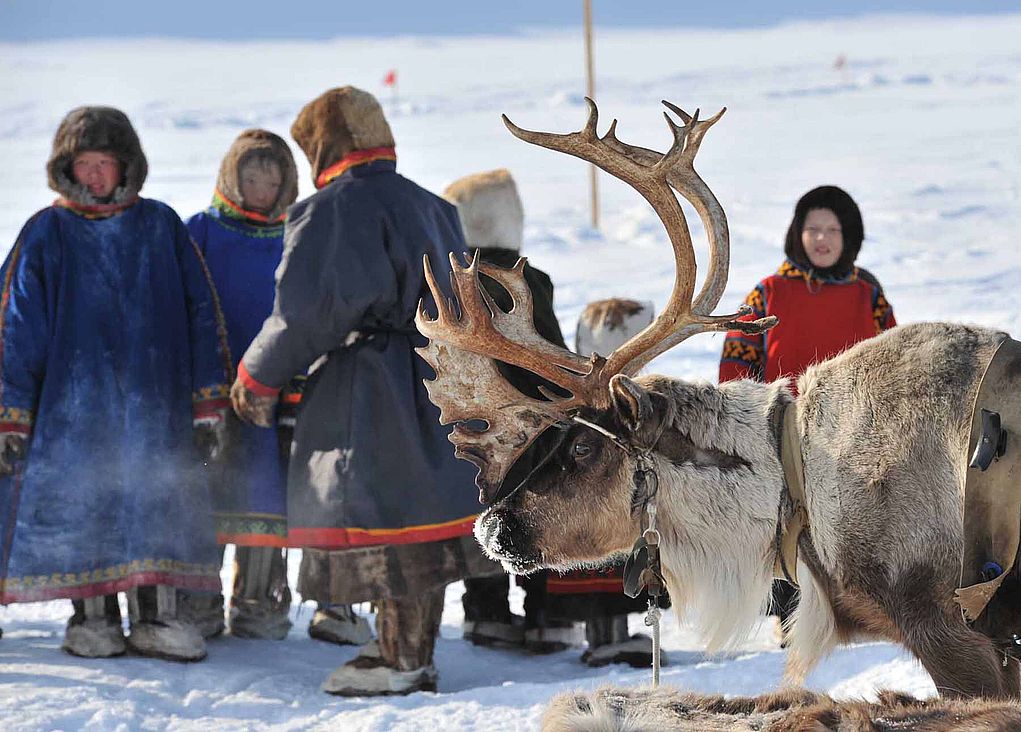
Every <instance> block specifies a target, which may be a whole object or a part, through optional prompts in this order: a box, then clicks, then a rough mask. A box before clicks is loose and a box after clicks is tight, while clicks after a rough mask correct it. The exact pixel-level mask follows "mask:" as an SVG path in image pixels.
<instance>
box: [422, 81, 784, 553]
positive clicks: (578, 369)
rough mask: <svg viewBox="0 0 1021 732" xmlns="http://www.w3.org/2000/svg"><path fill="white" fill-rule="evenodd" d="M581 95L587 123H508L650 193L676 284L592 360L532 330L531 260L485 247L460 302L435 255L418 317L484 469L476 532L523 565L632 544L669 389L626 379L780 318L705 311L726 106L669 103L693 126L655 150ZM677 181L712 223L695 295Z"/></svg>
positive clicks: (468, 268)
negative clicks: (525, 378) (604, 127)
mask: <svg viewBox="0 0 1021 732" xmlns="http://www.w3.org/2000/svg"><path fill="white" fill-rule="evenodd" d="M586 101H587V103H588V106H589V118H588V122H587V123H586V125H585V127H584V128H583V129H582V130H581V131H580V132H574V133H571V134H566V135H558V134H552V133H543V132H532V131H528V130H523V129H521V128H519V127H517V126H516V125H514V124H513V123H512V122H511V121H510V120H508V119H507V118H506V117H504V123H505V124H506V125H507V127H508V128H509V129H510V131H511V132H512V133H513V134H514V135H515V136H516V137H518V138H520V139H522V140H525V141H527V142H531V143H533V144H536V145H540V146H542V147H546V148H549V149H551V150H556V151H559V152H565V153H568V154H571V155H574V156H576V157H579V158H581V159H583V160H587V161H590V162H592V163H594V164H595V165H597V166H599V167H600V168H601V169H602V170H604V171H606V172H607V173H609V174H611V175H613V176H615V177H617V178H620V179H621V180H623V181H625V182H627V183H628V184H630V185H631V186H632V187H633V188H635V190H637V191H638V192H639V193H641V194H642V196H643V197H644V198H645V199H646V200H647V201H649V203H651V204H652V206H653V208H654V210H655V211H656V212H657V214H658V215H659V217H660V219H661V220H662V221H663V224H664V226H665V227H666V231H667V235H668V236H669V238H670V242H671V245H672V247H673V251H674V256H675V267H676V272H675V279H674V288H673V291H672V293H671V295H670V300H669V302H668V303H667V305H666V307H665V308H664V309H663V311H662V312H661V313H660V314H659V316H658V317H657V318H656V319H655V320H654V321H653V322H652V323H651V324H650V325H649V326H648V327H646V328H645V329H644V330H642V331H641V332H640V333H638V334H637V335H636V336H634V337H633V338H632V339H630V340H629V341H627V342H626V343H624V344H623V345H622V346H620V347H619V348H617V349H616V350H615V351H613V353H611V354H609V355H608V356H607V357H606V358H604V357H602V356H600V355H598V354H593V355H592V356H591V357H589V358H583V357H581V356H579V355H577V354H575V353H572V352H570V351H568V350H566V349H563V348H560V347H558V346H555V345H553V344H551V343H549V342H548V341H546V340H545V339H543V338H542V337H541V336H540V335H539V334H538V333H537V332H536V330H535V327H534V324H533V321H532V299H531V293H530V292H529V289H528V286H527V284H526V283H525V280H524V262H525V260H524V259H521V260H519V261H518V263H517V264H516V265H515V266H514V267H513V268H511V269H502V268H499V267H494V266H491V265H488V264H484V263H480V262H479V260H478V257H476V258H475V259H474V260H473V261H471V262H466V263H465V264H464V265H462V264H461V263H459V262H458V261H457V260H456V258H455V257H453V256H451V284H452V289H453V293H454V296H455V298H456V301H457V302H456V303H454V302H450V301H447V300H446V299H445V298H444V297H443V295H442V292H441V290H440V288H439V287H438V286H437V283H436V280H435V276H434V274H433V272H432V269H431V266H430V262H429V261H428V259H426V261H425V271H426V278H427V281H428V283H429V286H430V289H431V290H432V294H433V297H434V299H435V300H436V303H437V315H436V317H435V318H432V317H430V316H429V315H428V313H427V312H426V311H425V308H424V306H421V305H420V307H419V312H418V314H417V316H416V319H415V322H416V324H417V326H418V329H419V331H421V332H422V334H423V335H425V336H426V337H427V338H429V339H430V342H429V344H428V346H426V347H425V348H422V349H419V353H420V354H421V355H422V357H423V358H425V359H426V361H428V362H429V363H430V365H431V366H432V367H433V368H434V370H435V371H436V377H437V378H436V379H435V380H434V381H431V382H426V386H427V388H428V390H429V396H430V398H431V399H432V400H433V402H435V403H436V404H437V405H438V406H439V407H440V421H441V422H442V423H443V424H450V423H456V426H455V427H454V430H453V432H452V434H451V436H450V440H451V442H453V443H454V445H455V454H456V455H457V456H458V457H461V458H464V459H466V460H469V461H471V462H473V463H474V464H475V465H477V466H478V468H479V474H478V477H477V478H476V484H477V485H478V487H479V489H480V495H479V498H480V500H481V501H482V502H483V503H487V504H492V505H491V507H490V508H489V510H488V511H487V512H486V513H485V514H484V515H483V516H481V517H480V518H479V521H478V522H477V524H476V535H477V536H478V538H479V540H480V542H481V543H482V544H483V546H484V547H486V548H487V550H488V551H489V552H490V553H491V554H492V555H493V556H494V557H496V558H498V559H501V560H503V561H505V562H506V563H508V564H509V565H511V566H513V567H514V568H515V569H516V570H518V571H527V570H528V569H531V568H536V567H539V566H564V565H569V564H571V563H578V562H592V561H596V560H598V559H600V558H603V557H606V556H607V555H609V554H612V553H613V552H616V551H621V550H623V549H625V548H627V547H628V546H629V545H630V544H631V542H632V541H633V539H634V536H635V535H636V533H637V532H636V526H637V521H638V516H637V515H636V514H637V512H636V511H635V500H634V498H635V497H634V495H633V494H634V488H633V485H634V481H633V473H634V469H635V460H634V459H633V457H632V455H633V454H635V452H636V451H643V450H651V449H653V448H654V447H656V443H657V439H658V436H659V435H660V434H661V432H662V428H663V426H664V425H666V424H668V423H669V421H670V418H671V414H670V406H669V403H668V400H665V399H664V398H662V396H657V394H656V393H655V392H654V391H653V392H650V391H646V390H645V389H643V388H641V387H640V386H638V385H637V384H636V382H634V381H632V380H631V378H629V377H632V376H634V375H635V374H637V373H638V371H639V370H640V369H641V368H642V367H643V366H645V365H646V364H647V363H648V362H649V361H651V360H652V359H653V358H655V357H656V356H658V355H660V354H661V353H663V352H664V351H666V350H668V349H669V348H672V347H673V346H675V345H677V344H678V343H680V342H681V341H683V340H685V339H686V338H689V337H691V336H692V335H694V334H696V333H704V332H711V331H719V330H732V329H739V330H743V331H745V332H748V333H761V332H763V331H764V330H765V329H767V328H770V327H772V326H773V325H775V323H776V319H775V318H763V319H761V320H757V321H753V322H744V321H738V320H737V318H739V317H741V316H743V315H747V314H748V313H749V312H750V309H749V308H747V307H746V306H745V307H742V309H741V310H739V311H738V312H737V313H733V314H730V315H716V316H714V315H710V313H711V312H712V310H713V309H714V308H715V307H716V305H717V303H718V302H719V300H720V298H721V297H722V295H723V291H724V289H725V287H726V281H727V269H728V267H729V258H730V246H729V234H728V231H727V221H726V216H725V214H724V213H723V209H722V207H721V206H720V204H719V202H718V201H717V200H716V197H715V196H714V195H713V194H712V192H711V191H710V190H709V188H708V186H706V184H705V183H704V182H703V181H702V179H701V178H700V177H699V175H698V174H697V173H696V172H695V170H694V167H693V161H694V158H695V154H696V153H697V152H698V148H699V145H700V143H701V141H702V138H703V136H704V135H705V133H706V131H708V129H709V128H710V127H711V126H712V125H714V124H715V123H716V122H717V121H718V120H719V119H720V117H721V116H722V115H723V111H721V112H720V113H719V114H717V115H716V116H715V117H712V118H710V119H708V120H705V121H700V120H699V119H698V112H697V111H696V112H695V114H694V116H689V115H688V114H686V113H685V112H683V111H682V110H680V109H679V108H677V107H675V106H674V105H672V104H670V103H668V102H664V104H665V105H666V106H667V107H668V109H670V110H671V111H673V112H674V113H675V114H676V115H678V116H679V117H680V118H681V119H682V120H683V122H684V124H683V125H679V124H677V123H676V122H674V121H673V119H672V118H671V117H670V116H669V115H666V114H665V116H666V119H667V122H668V124H669V126H670V130H671V132H672V133H673V137H674V141H673V144H672V145H671V147H670V149H669V150H668V151H667V152H666V154H660V153H658V152H655V151H653V150H649V149H646V148H641V147H636V146H633V145H628V144H625V143H623V142H621V141H620V140H618V139H617V137H616V136H615V129H616V125H617V122H616V120H614V122H613V124H611V126H610V129H609V131H608V132H607V133H606V135H604V136H602V137H600V136H599V134H598V133H597V130H596V126H597V123H598V110H597V108H596V105H595V103H594V102H593V101H592V100H590V99H586ZM724 111H725V110H724ZM674 190H676V191H677V192H679V193H680V194H681V195H683V196H684V197H685V198H686V199H687V200H688V201H690V202H691V203H692V205H694V207H695V210H696V211H697V212H698V214H699V216H700V218H701V219H702V221H703V223H704V225H705V229H706V232H707V234H708V239H709V249H710V262H709V272H708V275H707V277H706V281H705V283H704V284H703V286H702V289H701V291H700V292H699V293H698V296H697V297H695V296H694V290H695V254H694V250H693V248H692V244H691V236H690V234H689V232H688V227H687V223H686V222H685V219H684V214H683V212H682V210H681V206H680V203H679V202H678V200H677V197H676V196H675V195H674ZM480 274H481V275H483V276H486V277H489V278H491V279H492V280H494V281H495V282H496V283H497V284H498V285H499V286H500V287H502V288H503V289H504V290H506V292H507V293H508V294H509V295H510V298H511V300H512V302H513V305H512V307H511V308H510V310H508V311H504V310H501V309H500V308H499V307H497V305H496V304H495V302H494V301H493V299H492V298H491V297H489V295H488V294H487V293H486V290H485V289H484V288H483V287H482V285H481V284H480V281H479V276H480ZM499 364H507V365H510V366H514V367H517V368H522V369H526V370H528V371H531V372H532V373H534V374H536V375H538V376H539V377H541V378H542V379H544V380H545V381H547V382H548V383H549V386H548V388H544V389H542V390H541V396H542V398H533V397H530V396H526V395H524V394H522V393H520V392H519V391H518V390H516V389H515V388H514V387H513V386H511V384H510V382H508V381H507V380H506V379H505V378H504V377H503V376H502V374H501V371H500V368H501V367H500V366H499ZM661 399H662V401H663V403H660V402H659V400H661Z"/></svg>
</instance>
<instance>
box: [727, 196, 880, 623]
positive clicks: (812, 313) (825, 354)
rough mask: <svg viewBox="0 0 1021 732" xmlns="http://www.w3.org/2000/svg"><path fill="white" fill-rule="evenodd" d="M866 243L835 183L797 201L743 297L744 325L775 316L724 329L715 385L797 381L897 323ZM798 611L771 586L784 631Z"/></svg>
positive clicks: (788, 593) (787, 590)
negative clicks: (772, 323) (775, 249)
mask: <svg viewBox="0 0 1021 732" xmlns="http://www.w3.org/2000/svg"><path fill="white" fill-rule="evenodd" d="M864 238H865V227H864V224H863V223H862V217H861V211H860V210H859V209H858V204H857V203H855V202H854V199H853V198H851V196H850V195H848V194H847V192H845V191H844V190H842V189H840V188H837V187H836V186H820V187H818V188H813V189H812V190H810V191H809V192H808V193H806V194H805V195H804V196H802V197H801V199H800V200H799V201H798V203H797V205H796V206H795V207H794V216H793V218H792V219H791V223H790V226H789V227H788V228H787V236H786V239H785V242H784V254H785V255H786V259H785V260H784V261H783V263H782V264H781V265H780V268H779V269H778V270H777V271H776V273H774V274H772V275H770V276H769V277H766V278H765V279H764V280H762V281H761V282H759V284H757V285H756V286H755V289H753V290H752V291H751V293H749V295H748V297H746V298H745V304H747V305H750V306H751V308H752V313H751V314H750V315H748V316H746V318H745V319H746V320H754V319H757V318H764V317H766V316H767V315H775V316H777V317H778V318H779V319H780V323H779V324H778V325H777V326H776V327H775V328H772V329H771V330H768V331H766V332H765V333H764V334H762V335H756V336H750V335H747V334H744V333H741V332H740V331H730V332H729V333H727V337H726V340H725V341H724V342H723V353H722V355H721V357H720V382H721V383H722V382H724V381H732V380H734V379H756V380H758V381H766V382H771V381H776V380H777V379H782V378H788V379H790V380H791V386H792V388H793V389H794V390H795V391H796V390H797V379H798V377H799V376H801V375H802V374H803V373H804V372H805V369H807V368H808V367H809V366H811V365H812V364H815V363H819V362H821V361H825V360H826V359H828V358H832V357H833V356H836V355H837V354H838V353H840V352H841V351H844V350H846V349H848V348H850V347H851V346H853V345H854V344H855V343H858V342H860V341H863V340H865V339H867V338H872V337H873V336H876V335H878V334H880V333H882V332H883V331H885V330H889V329H890V328H892V327H894V326H895V325H896V324H897V321H896V319H895V318H894V315H893V308H892V307H891V306H890V303H889V302H888V301H887V299H886V295H885V294H884V293H883V288H882V286H881V285H880V284H879V280H877V279H876V278H875V277H874V276H873V275H872V273H871V272H869V271H867V270H865V269H862V268H860V267H857V266H855V264H854V263H855V260H856V259H857V258H858V252H859V251H861V245H862V241H863V240H864ZM796 606H797V594H796V590H795V589H794V587H793V585H791V584H789V583H787V582H786V581H784V580H776V582H774V584H773V607H772V611H771V612H772V613H773V614H775V615H777V616H778V617H779V619H780V622H781V627H782V628H783V627H786V625H787V623H788V621H789V618H790V617H791V613H793V611H794V608H795V607H796Z"/></svg>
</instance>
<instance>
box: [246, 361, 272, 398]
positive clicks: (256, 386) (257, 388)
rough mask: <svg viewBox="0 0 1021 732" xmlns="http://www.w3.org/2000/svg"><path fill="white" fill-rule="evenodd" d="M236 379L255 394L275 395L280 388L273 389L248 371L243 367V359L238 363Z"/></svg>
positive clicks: (263, 395)
mask: <svg viewBox="0 0 1021 732" xmlns="http://www.w3.org/2000/svg"><path fill="white" fill-rule="evenodd" d="M238 379H239V380H240V381H241V383H242V384H244V385H245V388H246V389H248V391H250V392H252V393H253V394H255V396H261V397H275V396H276V395H278V394H279V393H280V389H274V388H273V387H272V386H266V385H265V384H263V383H262V382H261V381H258V380H257V379H256V378H255V377H254V376H252V375H251V374H250V373H248V369H247V368H245V362H244V361H242V362H241V363H240V364H238Z"/></svg>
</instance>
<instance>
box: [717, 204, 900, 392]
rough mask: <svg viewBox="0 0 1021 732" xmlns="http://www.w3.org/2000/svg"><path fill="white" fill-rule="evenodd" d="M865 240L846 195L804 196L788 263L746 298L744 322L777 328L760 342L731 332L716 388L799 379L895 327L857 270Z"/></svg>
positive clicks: (790, 233)
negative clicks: (769, 322)
mask: <svg viewBox="0 0 1021 732" xmlns="http://www.w3.org/2000/svg"><path fill="white" fill-rule="evenodd" d="M863 238H864V226H863V224H862V220H861V212H860V211H859V210H858V205H857V204H856V203H855V202H854V199H852V198H851V197H850V196H849V195H848V194H847V193H846V192H845V191H843V190H841V189H840V188H837V187H836V186H820V187H819V188H814V189H812V190H811V191H809V192H808V193H806V194H805V195H804V196H802V197H801V200H800V201H798V205H797V206H796V207H795V208H794V218H793V220H792V221H791V225H790V227H789V228H788V229H787V240H786V243H785V245H784V253H785V254H786V255H787V259H786V260H785V261H784V263H783V264H781V265H780V269H778V270H777V271H776V273H775V274H772V275H770V276H769V277H767V278H766V279H764V280H762V281H761V282H759V284H758V285H756V286H755V289H754V290H752V291H751V293H750V294H749V295H748V297H747V298H745V303H747V304H748V305H750V306H751V308H752V314H751V315H749V316H748V318H747V319H749V320H754V319H755V318H763V317H765V316H767V315H776V316H777V317H778V318H779V319H780V323H779V324H778V325H777V326H776V327H775V328H773V329H771V330H769V331H766V332H765V333H763V334H762V335H758V336H749V335H745V334H742V333H740V332H739V331H731V332H729V333H728V334H727V338H726V340H725V341H724V343H723V356H722V357H721V359H720V382H724V381H732V380H734V379H758V380H760V381H767V382H768V381H775V380H776V379H779V378H782V377H789V378H790V379H791V380H792V381H796V380H797V378H798V377H799V376H801V374H803V373H804V372H805V369H807V368H808V367H809V366H811V365H812V364H814V363H819V362H821V361H825V360H826V359H828V358H832V357H833V356H836V355H837V354H838V353H840V352H841V351H844V350H845V349H847V348H849V347H851V346H853V345H854V344H855V343H858V342H859V341H863V340H865V339H866V338H871V337H872V336H874V335H878V334H879V333H882V332H883V331H884V330H888V329H889V328H892V327H893V326H894V325H896V324H897V323H896V321H895V320H894V317H893V308H891V307H890V303H889V302H887V300H886V297H885V296H884V295H883V288H882V287H881V286H880V284H879V281H878V280H876V278H875V277H873V276H872V274H871V273H870V272H868V271H867V270H864V269H861V268H860V267H855V266H854V260H855V259H856V258H857V257H858V252H859V250H860V249H861V243H862V239H863ZM792 386H794V388H796V384H792Z"/></svg>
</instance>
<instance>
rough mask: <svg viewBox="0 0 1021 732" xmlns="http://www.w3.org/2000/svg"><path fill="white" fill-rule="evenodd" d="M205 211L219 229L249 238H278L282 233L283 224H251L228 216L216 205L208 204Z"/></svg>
mask: <svg viewBox="0 0 1021 732" xmlns="http://www.w3.org/2000/svg"><path fill="white" fill-rule="evenodd" d="M206 213H207V214H208V218H209V220H210V222H211V223H213V224H215V225H216V226H219V227H220V228H221V229H225V230H226V231H233V232H237V233H239V234H242V235H243V236H246V237H248V238H251V239H280V238H281V237H283V235H284V225H283V224H253V223H250V222H248V221H245V220H243V219H236V218H234V217H232V216H228V215H227V214H225V213H224V212H223V211H222V210H221V209H219V208H217V207H216V206H210V207H209V208H208V209H206Z"/></svg>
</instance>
